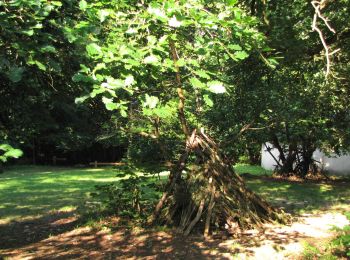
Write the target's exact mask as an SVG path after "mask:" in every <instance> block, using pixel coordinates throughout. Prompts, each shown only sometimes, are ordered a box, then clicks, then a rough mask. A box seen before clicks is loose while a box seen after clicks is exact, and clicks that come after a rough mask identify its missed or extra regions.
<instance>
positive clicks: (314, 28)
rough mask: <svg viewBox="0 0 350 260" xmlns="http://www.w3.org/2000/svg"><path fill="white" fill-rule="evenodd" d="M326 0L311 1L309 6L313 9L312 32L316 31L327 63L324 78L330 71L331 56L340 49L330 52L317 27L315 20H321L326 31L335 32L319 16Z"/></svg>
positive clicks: (326, 21)
mask: <svg viewBox="0 0 350 260" xmlns="http://www.w3.org/2000/svg"><path fill="white" fill-rule="evenodd" d="M327 1H328V0H321V1H311V4H312V6H313V8H314V9H315V14H314V18H313V21H312V31H316V32H317V33H318V35H319V37H320V40H321V42H322V45H323V48H324V50H325V56H326V61H327V68H326V77H327V76H328V74H329V73H330V70H331V56H332V55H333V54H335V53H337V52H338V51H339V50H340V49H337V50H335V51H332V52H330V48H329V47H328V45H327V43H326V40H325V38H324V36H323V33H322V31H321V29H320V28H319V27H318V26H317V20H318V19H321V20H322V21H323V22H324V24H325V25H326V26H327V28H328V30H330V31H331V32H332V33H335V30H334V29H333V28H332V27H331V25H330V24H329V22H328V19H327V18H326V17H324V16H323V15H322V14H321V10H322V9H323V8H324V7H325V6H326V4H327Z"/></svg>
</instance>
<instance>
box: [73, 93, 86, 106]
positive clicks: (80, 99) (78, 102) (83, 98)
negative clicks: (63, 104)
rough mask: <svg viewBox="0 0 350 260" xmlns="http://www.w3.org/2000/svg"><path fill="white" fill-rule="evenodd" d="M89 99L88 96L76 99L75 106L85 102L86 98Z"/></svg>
mask: <svg viewBox="0 0 350 260" xmlns="http://www.w3.org/2000/svg"><path fill="white" fill-rule="evenodd" d="M89 97H90V95H85V96H82V97H77V98H76V99H75V100H74V102H75V104H81V103H84V101H85V100H87V99H88V98H89Z"/></svg>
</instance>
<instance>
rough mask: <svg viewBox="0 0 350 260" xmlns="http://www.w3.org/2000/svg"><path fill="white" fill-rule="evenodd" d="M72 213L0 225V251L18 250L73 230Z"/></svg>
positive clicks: (75, 219)
mask: <svg viewBox="0 0 350 260" xmlns="http://www.w3.org/2000/svg"><path fill="white" fill-rule="evenodd" d="M78 223H79V221H78V218H77V217H76V216H75V215H74V212H56V213H51V214H47V215H45V216H42V217H38V218H35V219H32V220H27V221H20V222H19V221H11V222H10V223H7V224H1V225H0V234H1V240H0V249H9V248H19V247H23V246H25V245H28V244H31V243H36V242H39V241H41V240H44V239H46V238H48V237H50V236H55V235H58V234H61V233H64V232H67V231H69V230H72V229H74V228H75V227H76V226H77V224H78Z"/></svg>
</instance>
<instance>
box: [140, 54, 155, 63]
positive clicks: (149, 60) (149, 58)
mask: <svg viewBox="0 0 350 260" xmlns="http://www.w3.org/2000/svg"><path fill="white" fill-rule="evenodd" d="M143 62H144V63H146V64H156V63H158V62H159V57H158V56H155V55H149V56H147V57H146V58H144V60H143Z"/></svg>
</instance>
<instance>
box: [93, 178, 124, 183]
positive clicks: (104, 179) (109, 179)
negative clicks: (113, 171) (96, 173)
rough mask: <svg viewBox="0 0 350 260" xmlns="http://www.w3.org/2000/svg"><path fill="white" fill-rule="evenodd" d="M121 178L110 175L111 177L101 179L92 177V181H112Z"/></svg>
mask: <svg viewBox="0 0 350 260" xmlns="http://www.w3.org/2000/svg"><path fill="white" fill-rule="evenodd" d="M119 179H120V178H117V177H110V178H101V179H90V181H91V180H92V181H94V182H110V181H117V180H119Z"/></svg>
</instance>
